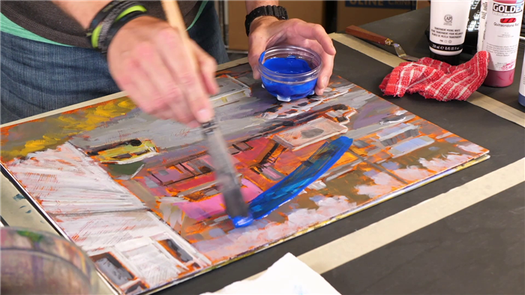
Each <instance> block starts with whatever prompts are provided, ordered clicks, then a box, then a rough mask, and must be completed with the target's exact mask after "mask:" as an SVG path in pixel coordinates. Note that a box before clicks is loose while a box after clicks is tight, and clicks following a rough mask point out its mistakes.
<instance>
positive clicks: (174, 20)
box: [161, 0, 188, 37]
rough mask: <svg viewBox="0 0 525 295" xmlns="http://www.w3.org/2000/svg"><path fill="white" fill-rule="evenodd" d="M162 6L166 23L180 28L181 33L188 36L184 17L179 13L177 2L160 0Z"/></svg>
mask: <svg viewBox="0 0 525 295" xmlns="http://www.w3.org/2000/svg"><path fill="white" fill-rule="evenodd" d="M161 2H162V8H163V9H164V14H166V19H167V20H168V23H169V24H170V26H172V27H173V28H178V29H180V31H181V33H182V34H183V35H185V37H188V32H186V25H185V24H184V19H183V18H182V14H181V13H180V9H179V4H178V3H177V1H176V0H161Z"/></svg>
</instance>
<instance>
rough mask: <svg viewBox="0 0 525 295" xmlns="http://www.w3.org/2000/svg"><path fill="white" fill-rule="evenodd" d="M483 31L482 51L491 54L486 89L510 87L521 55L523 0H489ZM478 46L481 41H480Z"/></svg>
mask: <svg viewBox="0 0 525 295" xmlns="http://www.w3.org/2000/svg"><path fill="white" fill-rule="evenodd" d="M486 1H487V5H486V13H487V15H486V19H485V27H484V32H483V33H482V32H481V31H480V33H479V34H480V35H479V39H481V46H478V51H479V50H485V51H487V52H489V56H490V60H489V66H488V68H489V72H488V75H487V78H486V79H485V82H484V83H483V84H484V85H486V86H492V87H507V86H509V85H511V84H512V82H513V81H514V71H515V67H516V58H517V54H518V45H519V36H520V31H521V21H522V18H523V0H486ZM478 44H479V42H478Z"/></svg>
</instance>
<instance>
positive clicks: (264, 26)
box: [246, 0, 336, 95]
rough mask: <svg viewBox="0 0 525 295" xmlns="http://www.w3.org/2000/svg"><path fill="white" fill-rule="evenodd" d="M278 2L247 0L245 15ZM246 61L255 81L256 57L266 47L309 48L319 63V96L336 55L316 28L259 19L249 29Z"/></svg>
mask: <svg viewBox="0 0 525 295" xmlns="http://www.w3.org/2000/svg"><path fill="white" fill-rule="evenodd" d="M278 3H279V1H271V0H268V1H251V0H246V12H247V14H249V13H250V12H251V11H252V10H253V9H255V8H257V7H260V6H265V5H278ZM248 39H249V50H248V60H249V62H250V65H251V67H252V69H253V74H254V78H256V79H258V78H260V74H259V71H258V60H259V56H260V55H261V54H262V53H263V52H264V51H265V50H266V49H267V48H269V47H272V46H274V45H279V44H288V45H295V46H299V47H304V48H311V49H312V50H314V51H316V52H317V53H318V54H319V55H320V56H321V60H322V67H321V72H320V74H319V79H318V81H317V85H316V88H315V92H316V94H318V95H321V94H322V93H323V91H324V89H325V88H326V87H327V86H328V82H329V79H330V76H331V75H332V70H333V67H334V57H335V54H336V51H335V47H334V45H333V42H332V40H331V39H330V37H329V36H328V34H326V31H325V30H324V28H323V27H322V26H321V25H319V24H313V23H307V22H304V21H302V20H299V19H290V20H278V19H277V18H276V17H273V16H261V17H258V18H256V19H255V20H254V21H253V22H252V23H251V25H250V35H249V36H248Z"/></svg>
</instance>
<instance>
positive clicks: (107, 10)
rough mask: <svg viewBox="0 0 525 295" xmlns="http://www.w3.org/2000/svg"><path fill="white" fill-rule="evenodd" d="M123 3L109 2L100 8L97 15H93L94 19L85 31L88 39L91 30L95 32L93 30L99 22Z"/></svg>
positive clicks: (117, 0)
mask: <svg viewBox="0 0 525 295" xmlns="http://www.w3.org/2000/svg"><path fill="white" fill-rule="evenodd" d="M123 1H124V0H114V1H111V2H109V3H108V4H107V5H106V6H104V8H102V9H101V10H100V11H99V12H98V13H97V15H95V17H94V18H93V20H92V21H91V23H90V24H89V28H88V31H87V34H88V38H89V37H90V36H91V34H92V33H93V30H95V28H96V27H97V26H98V25H99V24H100V22H101V21H103V20H104V19H105V18H106V17H107V16H108V14H109V13H110V12H111V10H113V9H114V8H115V6H117V5H119V4H120V3H122V2H123Z"/></svg>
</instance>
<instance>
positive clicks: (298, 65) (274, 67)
mask: <svg viewBox="0 0 525 295" xmlns="http://www.w3.org/2000/svg"><path fill="white" fill-rule="evenodd" d="M264 66H265V67H266V68H267V69H269V70H270V71H273V72H277V73H281V74H302V73H306V72H309V71H311V70H312V69H311V68H310V66H309V65H308V63H307V62H306V61H305V60H303V59H300V58H297V57H295V56H293V55H292V56H289V57H274V58H270V59H269V60H267V61H266V62H265V63H264Z"/></svg>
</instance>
